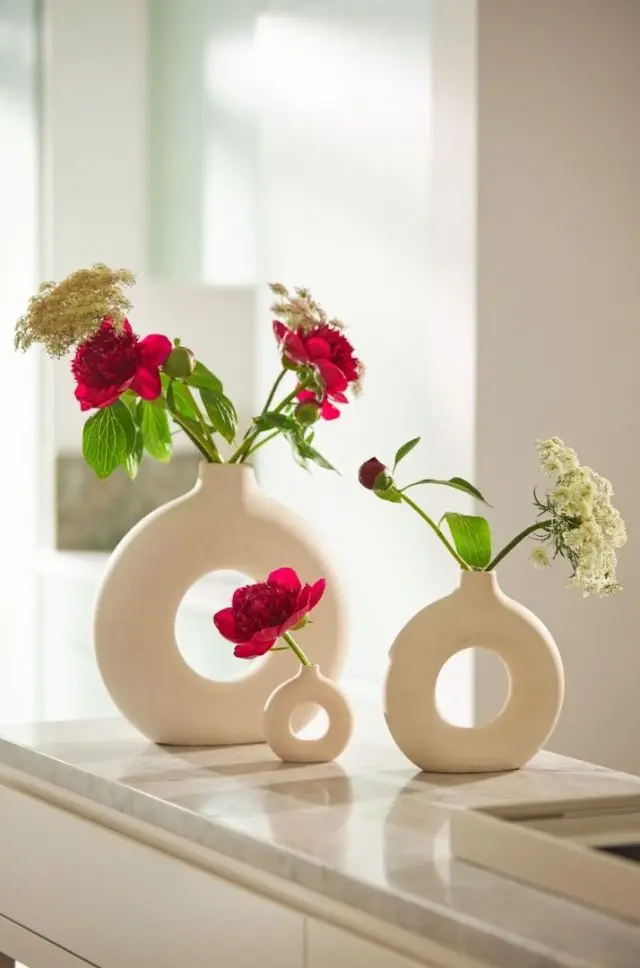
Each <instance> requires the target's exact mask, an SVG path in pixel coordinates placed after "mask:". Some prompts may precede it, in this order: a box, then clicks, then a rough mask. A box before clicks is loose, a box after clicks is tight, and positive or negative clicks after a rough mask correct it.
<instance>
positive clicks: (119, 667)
mask: <svg viewBox="0 0 640 968" xmlns="http://www.w3.org/2000/svg"><path fill="white" fill-rule="evenodd" d="M282 565H287V566H289V567H292V568H294V569H295V570H296V572H297V573H298V574H299V575H300V576H301V578H302V580H303V581H314V580H315V579H317V578H320V577H325V578H327V590H326V593H325V595H324V597H323V599H322V602H321V603H320V605H319V606H318V608H317V610H316V612H315V613H314V621H313V624H311V625H309V628H308V629H307V630H306V632H305V644H306V645H307V646H308V649H309V654H310V655H312V656H313V659H314V662H317V663H318V665H319V666H320V668H321V669H322V672H323V674H324V675H325V676H326V677H328V678H329V679H336V678H337V677H338V676H339V674H340V671H341V669H342V665H343V660H344V656H345V648H346V622H345V609H344V605H343V601H342V597H341V594H340V583H339V581H338V580H337V578H336V577H335V576H334V573H333V569H332V567H331V565H330V563H329V562H328V560H327V559H326V557H325V556H324V554H323V552H322V551H321V550H320V548H319V547H318V545H317V543H316V541H315V540H314V539H313V538H312V537H311V536H310V533H309V530H308V528H307V527H306V525H305V523H304V522H303V521H302V520H301V519H300V518H299V517H297V516H296V515H295V514H294V513H293V512H292V511H290V510H289V509H288V508H285V507H284V506H282V505H281V504H279V503H278V502H277V501H274V500H272V499H271V498H269V497H267V496H266V495H265V494H263V493H262V492H261V490H260V489H259V487H258V485H257V483H256V479H255V475H254V472H253V469H252V468H251V467H250V466H249V465H247V464H233V465H231V464H208V463H205V462H203V463H201V464H200V472H199V478H198V481H197V483H196V486H195V487H194V489H193V490H192V491H190V492H189V493H188V494H185V495H184V496H183V497H180V498H178V499H177V500H175V501H172V502H171V503H169V504H167V505H165V506H164V507H161V508H159V509H158V510H156V511H154V512H153V513H152V514H150V515H148V516H147V517H146V518H145V519H144V520H143V521H141V522H140V523H139V524H138V525H137V526H136V527H135V528H133V530H132V531H131V532H129V534H128V535H126V537H125V538H123V540H122V541H121V542H120V544H119V545H118V547H117V548H116V550H115V551H114V553H113V556H112V558H111V560H110V562H109V565H108V567H107V571H106V574H105V576H104V579H103V582H102V586H101V588H100V591H99V594H98V599H97V603H96V609H95V620H94V637H95V650H96V657H97V661H98V666H99V669H100V673H101V675H102V678H103V680H104V682H105V685H106V687H107V689H108V691H109V693H110V694H111V697H112V698H113V700H114V702H115V703H116V705H117V706H118V708H119V709H120V711H121V712H122V714H123V715H124V716H125V717H126V718H127V719H128V720H129V721H130V722H131V723H132V724H133V725H134V726H135V727H136V728H137V729H138V730H140V732H141V733H143V734H144V735H145V736H146V737H148V738H149V739H151V740H153V741H155V742H157V743H168V744H176V745H185V746H204V745H206V746H213V745H225V744H236V743H255V742H261V741H262V740H263V739H264V734H263V725H262V721H263V712H264V708H265V704H266V702H267V700H268V698H269V696H270V695H271V694H272V693H273V692H274V690H275V689H276V688H277V687H278V686H279V685H280V684H281V683H283V682H284V681H285V680H287V679H290V678H291V676H292V675H294V674H295V672H296V669H297V659H296V658H295V656H294V655H293V654H288V653H286V652H278V653H277V654H270V655H268V656H267V657H266V659H265V661H264V662H263V663H261V664H260V665H259V666H258V667H257V668H256V669H255V670H254V671H251V672H250V673H249V675H247V676H246V677H245V678H243V679H239V680H236V681H233V682H215V681H213V680H210V679H206V678H204V677H202V676H200V675H199V674H198V673H197V672H195V671H194V670H193V669H192V668H191V667H190V666H189V665H188V664H187V663H186V662H185V660H184V659H183V657H182V655H181V653H180V650H179V648H178V645H177V643H176V637H175V623H176V614H177V611H178V607H179V605H180V602H181V601H182V599H183V597H184V595H185V594H186V592H187V591H188V590H189V588H190V587H191V586H192V585H193V584H194V582H196V581H197V580H198V579H199V578H201V577H202V576H203V575H205V574H207V573H209V572H212V571H216V570H220V569H229V570H235V571H239V572H242V573H244V574H246V575H248V576H250V577H251V578H252V579H254V580H256V581H258V580H260V581H261V580H264V579H265V578H266V576H267V575H268V574H269V572H271V571H273V570H274V568H277V567H279V566H282ZM225 646H228V643H224V644H222V643H221V642H220V640H219V638H218V636H217V634H216V633H215V630H214V626H213V623H212V625H211V648H212V649H219V648H224V647H225ZM312 716H313V714H312V713H311V714H309V715H307V717H306V719H301V720H300V723H299V725H300V726H303V725H305V723H306V722H309V721H310V718H312Z"/></svg>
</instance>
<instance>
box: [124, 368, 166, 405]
mask: <svg viewBox="0 0 640 968" xmlns="http://www.w3.org/2000/svg"><path fill="white" fill-rule="evenodd" d="M131 389H132V390H133V391H134V392H135V393H137V394H138V396H139V397H142V399H143V400H157V399H158V397H159V396H160V394H161V393H162V383H161V381H160V371H159V370H158V368H157V367H153V369H147V368H146V367H144V366H139V367H138V369H137V370H136V375H135V376H134V378H133V380H132V381H131Z"/></svg>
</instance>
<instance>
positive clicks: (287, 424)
mask: <svg viewBox="0 0 640 968" xmlns="http://www.w3.org/2000/svg"><path fill="white" fill-rule="evenodd" d="M253 422H254V424H255V427H256V429H257V430H260V431H264V430H291V431H294V430H297V429H298V423H297V421H296V420H295V419H294V418H293V417H288V416H287V415H286V414H285V413H276V411H275V410H270V411H268V412H267V413H262V414H260V416H259V417H256V418H255V419H254V421H253Z"/></svg>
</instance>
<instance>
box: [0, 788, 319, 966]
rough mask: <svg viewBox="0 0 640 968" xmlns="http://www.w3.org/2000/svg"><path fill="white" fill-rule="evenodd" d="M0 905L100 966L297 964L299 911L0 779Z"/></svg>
mask: <svg viewBox="0 0 640 968" xmlns="http://www.w3.org/2000/svg"><path fill="white" fill-rule="evenodd" d="M0 858H1V861H0V915H5V916H6V917H8V918H11V919H13V920H15V921H17V922H18V923H19V924H21V925H24V927H26V928H28V929H29V930H31V931H34V932H37V933H38V934H40V935H42V936H44V937H45V938H48V939H49V940H51V941H52V942H54V943H55V944H58V945H60V946H62V947H64V948H67V949H68V950H69V951H72V952H74V953H75V954H76V955H78V956H79V957H80V958H85V959H86V960H88V961H91V962H93V963H94V964H96V965H99V966H100V968H141V966H142V965H153V966H154V968H176V966H177V965H188V966H189V968H201V966H202V968H205V966H206V968H211V966H212V965H221V966H222V965H224V966H233V968H255V966H256V965H257V964H268V965H277V966H278V968H301V966H302V959H303V922H302V916H301V915H298V914H297V913H295V912H293V911H289V910H288V909H287V908H284V907H282V906H281V905H279V904H276V903H275V902H272V901H269V900H267V899H265V898H263V897H260V896H258V895H256V894H253V893H251V892H250V891H247V890H245V889H243V888H240V887H238V886H236V885H235V884H231V883H229V882H227V881H225V880H224V879H222V878H220V877H217V876H216V875H213V874H210V873H208V872H207V871H202V870H199V869H198V868H196V867H191V866H190V865H189V864H187V863H185V862H183V861H181V860H177V859H176V858H173V857H171V856H169V855H166V854H163V853H161V852H160V851H157V850H155V849H153V848H151V847H148V846H146V845H144V844H140V843H137V842H136V841H134V840H132V839H130V838H128V837H125V836H123V835H121V834H117V833H114V832H113V831H111V830H108V829H106V828H104V827H101V826H99V825H98V824H95V823H92V822H91V821H88V820H83V819H81V818H79V817H77V816H75V815H73V814H71V813H67V812H66V811H64V810H61V809H59V808H57V807H52V806H50V805H49V804H47V803H44V802H43V801H41V800H37V799H35V798H32V797H29V796H26V795H24V794H22V793H18V792H17V791H15V790H12V789H9V788H7V787H0Z"/></svg>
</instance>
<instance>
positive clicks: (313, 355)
mask: <svg viewBox="0 0 640 968" xmlns="http://www.w3.org/2000/svg"><path fill="white" fill-rule="evenodd" d="M304 348H305V349H306V351H307V356H308V357H309V359H310V360H311V362H312V363H315V361H316V360H329V359H330V358H331V347H330V346H329V344H328V343H327V341H326V339H321V337H319V336H312V337H310V339H308V340H307V341H306V342H305V344H304Z"/></svg>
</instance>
